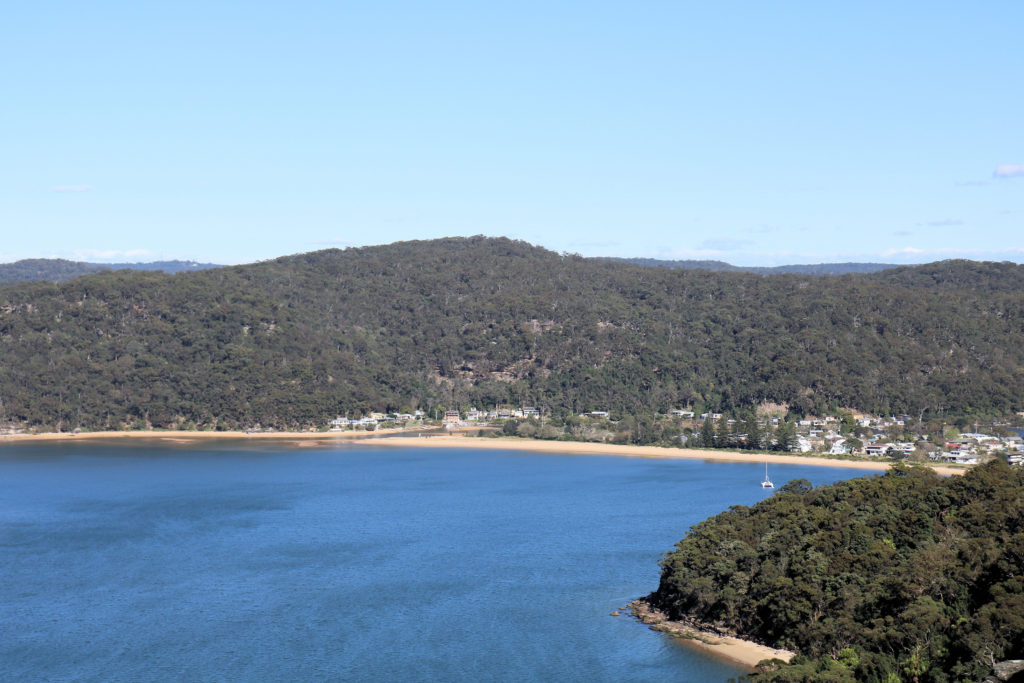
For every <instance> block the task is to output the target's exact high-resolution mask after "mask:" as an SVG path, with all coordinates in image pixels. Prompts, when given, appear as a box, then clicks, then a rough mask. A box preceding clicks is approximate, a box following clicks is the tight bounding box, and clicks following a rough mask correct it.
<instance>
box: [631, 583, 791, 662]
mask: <svg viewBox="0 0 1024 683" xmlns="http://www.w3.org/2000/svg"><path fill="white" fill-rule="evenodd" d="M626 607H627V608H628V609H629V610H630V612H631V613H632V615H633V616H634V617H636V619H637V620H638V621H640V622H641V623H644V624H647V625H648V626H649V627H650V628H651V630H652V631H661V632H662V633H667V634H669V635H670V636H674V637H676V638H682V639H684V640H687V641H689V642H691V643H693V644H694V645H695V646H697V647H700V648H702V649H705V650H707V651H709V652H712V653H715V654H718V655H720V656H723V657H727V658H729V659H732V660H734V661H737V662H740V663H742V664H745V665H747V666H750V667H754V666H756V665H757V663H758V662H760V661H763V660H765V659H781V660H782V661H784V662H788V661H789V660H790V659H792V658H793V656H794V655H795V654H796V653H795V652H791V651H789V650H782V649H778V648H773V647H769V646H767V645H761V644H760V643H755V642H753V641H750V640H744V639H743V638H741V637H739V636H737V635H736V634H734V633H731V632H728V631H723V630H722V629H717V628H715V627H713V626H711V625H709V624H699V623H696V622H687V621H673V620H671V619H669V618H668V615H666V614H665V613H664V612H662V611H661V610H659V609H658V608H657V607H655V606H654V605H652V604H651V603H650V602H649V601H648V600H647V598H637V599H636V600H634V601H633V602H631V603H629V604H628V605H627V606H626Z"/></svg>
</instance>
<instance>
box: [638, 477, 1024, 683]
mask: <svg viewBox="0 0 1024 683" xmlns="http://www.w3.org/2000/svg"><path fill="white" fill-rule="evenodd" d="M648 601H649V602H651V603H652V604H653V605H655V606H656V607H658V608H659V609H661V610H663V611H665V612H667V613H668V614H669V616H671V617H672V618H673V619H692V620H696V621H697V622H699V623H702V624H705V625H713V626H715V627H718V628H724V629H727V630H732V631H734V632H737V633H740V634H743V635H744V636H746V637H748V638H751V639H754V640H758V641H761V642H765V643H768V644H771V645H773V646H777V647H787V648H791V649H794V650H796V651H797V652H798V653H799V655H798V656H797V657H796V658H794V659H793V661H792V662H791V663H790V664H789V665H788V666H782V667H778V668H776V667H766V672H765V673H764V674H763V675H761V676H758V677H757V678H758V680H765V681H853V680H859V681H893V680H906V681H937V682H939V681H978V680H981V679H982V678H983V677H984V676H986V675H987V674H988V673H989V672H990V670H991V668H992V666H993V665H994V664H995V663H997V662H1000V661H1004V660H1008V659H1022V658H1024V469H1021V468H1011V467H1009V466H1007V465H1005V464H1003V463H1002V462H997V461H994V462H992V463H989V464H986V465H980V466H978V467H976V468H974V469H973V470H971V471H970V472H968V473H967V474H965V475H964V476H962V477H949V478H941V477H939V476H938V475H936V474H934V473H933V472H931V471H930V470H925V469H908V468H903V467H898V468H896V469H893V470H890V471H889V472H888V473H886V474H885V475H880V476H875V477H873V478H869V479H854V480H850V481H845V482H841V483H838V484H834V485H832V486H824V487H820V488H817V489H812V488H811V487H810V485H809V484H808V483H807V482H806V481H804V480H800V481H796V482H790V483H789V484H787V485H786V486H784V487H782V488H781V489H780V490H779V491H778V492H777V493H776V494H775V496H773V497H772V498H769V499H767V500H765V501H762V502H761V503H758V504H757V505H755V506H754V507H753V508H748V507H744V506H736V507H733V508H731V509H730V510H729V511H727V512H724V513H722V514H720V515H718V516H716V517H713V518H711V519H708V520H706V521H704V522H701V523H700V524H698V525H696V526H694V527H693V528H692V529H691V530H690V533H689V534H688V535H687V537H686V538H685V539H683V540H682V541H680V542H679V544H677V546H676V549H675V551H674V552H672V553H669V554H668V555H666V556H665V558H664V559H663V560H662V577H661V584H660V585H659V587H658V590H657V592H655V593H653V594H652V595H651V596H649V597H648Z"/></svg>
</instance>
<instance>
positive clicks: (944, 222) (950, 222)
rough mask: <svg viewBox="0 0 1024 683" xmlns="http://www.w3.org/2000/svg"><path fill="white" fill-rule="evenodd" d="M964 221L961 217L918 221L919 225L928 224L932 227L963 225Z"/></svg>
mask: <svg viewBox="0 0 1024 683" xmlns="http://www.w3.org/2000/svg"><path fill="white" fill-rule="evenodd" d="M963 224H964V222H963V221H962V220H960V219H959V218H942V219H939V220H937V221H928V222H927V223H918V225H927V226H929V227H932V228H948V227H950V226H954V225H963Z"/></svg>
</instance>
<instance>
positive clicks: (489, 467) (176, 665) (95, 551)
mask: <svg viewBox="0 0 1024 683" xmlns="http://www.w3.org/2000/svg"><path fill="white" fill-rule="evenodd" d="M763 473H764V470H763V466H762V465H743V464H711V463H705V462H701V461H688V460H676V461H654V460H641V459H632V458H613V457H579V456H576V457H574V456H555V455H538V454H525V453H517V452H512V451H482V452H477V451H469V450H451V451H447V450H435V449H429V450H428V449H424V450H416V449H390V448H372V447H365V446H363V447H360V446H352V447H340V448H331V449H324V450H284V449H281V448H279V447H273V446H257V447H252V446H249V445H248V444H246V445H237V446H226V445H219V446H216V447H212V448H207V447H204V448H203V449H202V450H196V449H194V448H168V447H158V446H149V445H142V446H140V445H138V444H133V445H130V446H123V445H109V444H72V445H60V446H10V445H8V446H3V447H0V572H2V574H0V579H2V580H0V679H2V680H18V681H41V680H47V681H57V680H60V681H64V680H96V681H139V680H194V681H289V680H290V681H299V680H367V681H368V680H374V681H379V680H390V681H394V680H402V681H410V680H412V681H435V680H439V681H469V680H473V681H477V680H484V681H529V680H538V681H540V680H544V681H547V680H556V679H557V680H563V681H621V680H637V681H717V680H720V681H724V680H726V679H728V678H729V677H733V676H736V675H738V674H739V673H741V670H739V669H737V668H735V667H734V666H733V665H731V664H729V663H726V662H722V661H718V660H715V659H712V658H709V657H708V656H706V655H704V654H701V653H699V652H697V651H695V650H693V649H692V648H690V647H689V646H687V645H685V644H682V643H679V642H676V641H674V640H672V639H671V638H669V637H666V636H664V635H662V634H659V633H655V632H652V631H649V630H648V629H647V628H646V627H644V626H643V625H641V624H638V623H636V622H635V621H633V620H632V619H631V618H628V617H625V616H623V617H619V618H615V617H611V616H609V613H610V612H611V611H612V610H614V609H616V608H620V607H622V606H623V605H625V604H626V603H627V602H629V601H630V600H631V599H633V598H635V597H638V596H640V595H644V594H646V593H648V592H650V591H651V590H653V589H654V588H655V587H656V586H657V583H658V559H659V557H660V556H661V554H662V553H663V552H665V551H667V550H670V549H671V548H672V546H673V544H674V543H675V542H676V541H678V540H679V539H680V538H682V536H683V535H684V534H685V532H686V530H687V528H688V527H689V526H690V525H691V524H694V523H696V522H698V521H700V520H701V519H703V518H705V517H707V516H709V515H712V514H715V513H717V512H719V511H721V510H723V509H724V508H726V507H727V506H729V505H731V504H737V503H743V504H752V503H754V502H756V501H757V500H760V499H761V498H762V497H764V496H765V495H768V494H767V493H765V492H763V491H762V490H761V488H760V486H759V482H760V480H761V478H762V476H763ZM862 474H863V473H858V472H855V471H852V470H840V469H831V468H814V467H797V466H789V467H784V466H775V467H773V471H772V476H773V478H774V479H775V481H776V482H782V481H786V480H788V479H790V478H795V477H806V478H807V479H810V480H811V481H813V482H814V483H816V484H820V483H828V482H832V481H836V480H838V479H843V478H849V477H852V476H861V475H862Z"/></svg>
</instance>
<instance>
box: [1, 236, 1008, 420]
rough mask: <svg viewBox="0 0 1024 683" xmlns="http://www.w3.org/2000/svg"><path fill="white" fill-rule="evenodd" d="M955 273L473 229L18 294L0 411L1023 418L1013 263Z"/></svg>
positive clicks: (98, 415)
mask: <svg viewBox="0 0 1024 683" xmlns="http://www.w3.org/2000/svg"><path fill="white" fill-rule="evenodd" d="M951 267H952V268H953V270H954V271H956V270H957V268H959V269H960V270H965V271H968V272H971V273H974V274H973V275H971V277H970V278H968V279H969V280H970V284H971V285H972V286H970V287H966V286H965V287H963V288H953V287H951V286H949V283H950V282H951V281H952V280H951V279H950V278H946V280H944V282H945V284H944V285H943V286H941V287H939V288H936V286H935V285H934V284H933V283H934V278H933V277H931V276H929V277H918V276H916V275H915V272H916V271H915V270H914V269H913V268H910V269H896V270H893V271H885V272H883V273H877V274H872V275H856V276H853V275H851V276H839V277H833V278H827V279H822V278H813V277H807V276H798V275H779V276H760V275H751V274H747V273H714V272H707V271H692V270H673V269H660V268H658V269H654V268H645V267H641V266H633V265H629V264H621V263H612V262H608V261H604V260H599V259H584V258H581V257H578V256H572V255H559V254H555V253H552V252H550V251H547V250H544V249H541V248H538V247H533V246H530V245H528V244H525V243H523V242H516V241H511V240H507V239H490V238H482V237H477V238H457V239H456V238H453V239H444V240H433V241H428V242H405V243H396V244H392V245H388V246H383V247H368V248H362V249H347V250H344V251H339V250H326V251H320V252H314V253H309V254H301V255H297V256H290V257H284V258H280V259H276V260H274V261H268V262H263V263H258V264H253V265H247V266H237V267H228V268H220V269H216V270H207V271H201V272H192V273H182V274H177V275H166V274H160V273H142V272H127V271H118V272H109V273H99V274H96V275H91V276H87V277H83V278H79V279H76V280H72V281H70V282H65V283H59V284H43V283H32V284H21V285H15V286H7V287H3V288H0V423H14V424H17V425H25V426H30V427H32V426H37V427H41V428H48V429H65V430H66V429H72V428H75V427H82V428H86V429H96V428H103V427H106V428H123V427H131V426H144V425H152V426H155V427H175V426H193V425H195V426H203V425H209V426H217V427H222V428H226V427H231V428H238V427H248V426H252V425H254V424H256V423H259V424H262V425H263V426H265V427H267V426H273V427H277V428H284V427H303V426H313V425H317V424H323V423H324V420H326V419H329V418H330V417H333V416H334V415H336V414H344V413H346V412H351V413H360V412H367V411H369V410H378V411H382V412H392V411H396V410H404V411H408V409H410V408H417V407H418V408H425V409H432V408H433V407H435V406H445V407H461V408H466V407H468V406H472V405H476V406H478V407H485V406H492V405H494V404H505V403H513V404H516V405H522V404H529V405H536V406H538V407H540V408H542V409H544V410H545V411H547V412H550V413H554V414H559V413H570V412H582V411H587V410H599V409H600V410H615V411H618V412H621V413H623V414H631V415H644V414H651V413H654V412H656V411H664V410H665V409H666V408H668V407H671V406H685V405H692V406H694V407H703V408H708V409H715V410H721V409H748V408H749V407H751V406H753V405H755V404H758V403H760V402H762V401H771V402H776V403H785V404H788V405H789V406H790V407H791V408H792V409H793V410H795V411H796V412H811V411H814V412H823V411H825V410H827V409H829V408H834V407H839V406H843V407H851V408H859V409H862V410H865V411H868V412H871V413H873V414H892V413H895V412H906V413H911V414H915V415H916V414H919V413H921V412H925V413H930V414H935V415H938V414H949V413H964V412H971V411H975V412H993V413H996V412H998V413H1002V412H1006V411H1009V410H1014V409H1017V410H1019V409H1020V408H1019V407H1017V401H1018V400H1019V399H1020V397H1021V396H1024V345H1021V344H1020V343H1019V340H1020V339H1021V338H1024V293H1022V292H1024V290H1021V289H1015V290H1012V291H999V289H1000V288H999V287H997V286H996V283H997V282H1004V281H1006V280H1007V279H1008V278H1010V279H1013V278H1018V279H1019V278H1020V277H1022V276H1021V273H1024V268H1022V267H1020V266H1014V267H1010V266H1007V265H1005V264H980V265H979V264H971V263H963V264H953V266H951ZM979 268H986V269H989V270H987V271H986V272H982V273H980V274H978V273H975V271H977V270H978V269H979ZM989 271H991V272H989ZM901 272H904V273H905V274H904V275H903V276H902V277H903V278H904V279H905V282H902V283H894V282H893V281H891V278H892V277H895V275H893V274H894V273H895V274H897V275H898V274H899V273H901ZM985 278H987V281H988V284H985V283H986V280H985Z"/></svg>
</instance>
